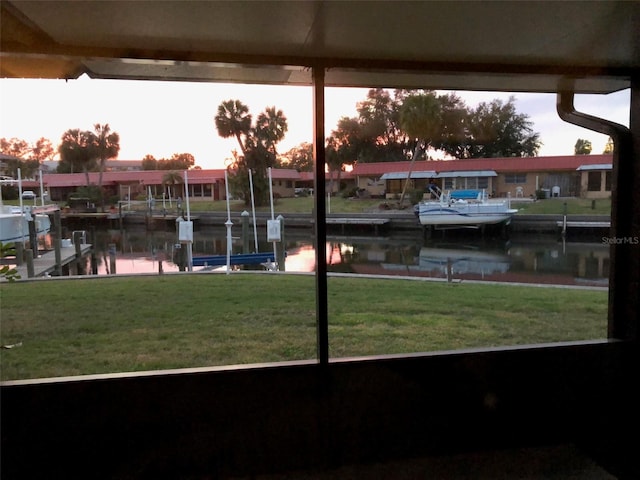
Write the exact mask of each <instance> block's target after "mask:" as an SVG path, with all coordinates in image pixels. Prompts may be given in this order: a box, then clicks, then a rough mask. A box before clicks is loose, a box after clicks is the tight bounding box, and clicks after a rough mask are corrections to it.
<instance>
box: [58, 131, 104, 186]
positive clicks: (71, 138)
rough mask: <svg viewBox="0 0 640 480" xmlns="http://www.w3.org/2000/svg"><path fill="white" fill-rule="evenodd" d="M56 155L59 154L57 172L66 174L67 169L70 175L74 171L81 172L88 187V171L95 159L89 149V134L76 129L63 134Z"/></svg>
mask: <svg viewBox="0 0 640 480" xmlns="http://www.w3.org/2000/svg"><path fill="white" fill-rule="evenodd" d="M58 153H59V154H60V165H59V166H58V171H59V172H60V173H66V170H67V167H68V170H69V172H70V173H74V170H75V169H80V170H82V171H83V172H84V175H85V178H86V181H87V187H88V186H89V170H91V169H92V168H93V167H94V163H95V158H94V157H93V156H92V154H91V151H90V149H89V132H86V131H81V130H79V129H77V128H74V129H70V130H67V131H66V132H64V133H63V134H62V139H61V141H60V145H59V146H58ZM61 167H62V168H61Z"/></svg>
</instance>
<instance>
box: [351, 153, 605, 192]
mask: <svg viewBox="0 0 640 480" xmlns="http://www.w3.org/2000/svg"><path fill="white" fill-rule="evenodd" d="M612 159H613V157H612V155H606V154H603V155H566V156H549V157H508V158H476V159H465V160H435V161H434V160H429V161H420V162H414V164H413V167H411V162H408V161H407V162H383V163H361V164H357V165H356V166H355V167H354V169H353V171H352V172H351V174H352V175H353V176H354V177H355V181H356V185H357V187H358V188H363V189H366V190H368V191H369V193H370V194H371V195H384V196H386V197H387V198H394V197H396V196H398V195H399V194H400V193H401V192H402V189H403V187H404V184H405V182H406V181H407V174H408V172H409V169H411V178H410V182H411V184H410V185H409V189H419V190H424V191H426V189H427V186H428V184H429V183H430V182H432V181H433V182H434V183H435V184H436V185H437V186H438V187H440V188H441V189H443V190H466V189H484V190H486V191H487V192H489V193H490V194H491V195H492V196H496V197H508V196H511V197H512V198H517V197H532V196H535V195H536V192H537V191H542V193H544V194H546V195H547V196H549V197H551V196H574V197H577V196H580V197H585V198H602V197H603V196H609V195H610V194H611V181H610V173H609V176H608V177H607V174H606V172H607V171H610V169H611V165H612ZM607 169H608V170H607ZM597 175H600V176H601V177H602V178H601V181H599V182H598V184H597V186H596V177H597ZM589 178H590V179H591V183H589ZM598 178H600V177H598ZM607 178H609V180H607Z"/></svg>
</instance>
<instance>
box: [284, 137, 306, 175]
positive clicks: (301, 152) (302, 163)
mask: <svg viewBox="0 0 640 480" xmlns="http://www.w3.org/2000/svg"><path fill="white" fill-rule="evenodd" d="M279 160H280V164H281V166H283V167H285V168H293V169H295V170H297V171H298V172H313V145H312V144H311V143H309V142H303V143H301V144H300V145H298V146H296V147H293V148H292V149H291V150H289V151H288V152H286V153H283V154H282V155H281V156H280V158H279Z"/></svg>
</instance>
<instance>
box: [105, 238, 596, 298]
mask: <svg viewBox="0 0 640 480" xmlns="http://www.w3.org/2000/svg"><path fill="white" fill-rule="evenodd" d="M292 230H293V229H291V230H290V231H289V232H287V234H286V244H285V245H286V247H285V248H286V251H287V258H286V270H287V271H290V272H312V271H314V269H315V251H314V248H313V239H312V237H311V235H310V233H309V231H308V230H302V231H292ZM95 235H96V240H95V245H96V256H97V263H98V274H105V273H110V272H111V270H110V259H109V254H108V252H109V245H110V244H111V245H115V249H116V252H117V253H116V259H115V261H116V263H115V270H116V273H118V274H121V273H122V274H124V273H153V272H158V271H159V269H160V268H162V271H164V272H172V271H178V270H179V268H178V265H177V263H178V256H177V254H178V251H177V249H176V234H175V232H170V231H167V232H164V231H147V230H146V229H144V228H139V229H127V230H122V231H120V230H98V231H96V233H95ZM225 235H226V233H225V231H224V229H213V228H212V229H203V230H199V231H196V232H194V243H193V255H194V256H197V255H223V254H225V253H226V236H225ZM327 240H328V241H327V246H326V259H327V269H328V271H329V272H347V273H354V274H361V275H408V276H421V277H430V278H440V279H449V280H452V281H453V280H457V281H459V280H484V281H500V282H518V283H543V284H560V285H588V286H605V287H606V286H607V283H608V276H609V246H608V245H604V244H602V243H597V242H593V243H575V242H571V243H569V242H566V243H565V242H562V241H558V239H557V238H555V237H553V236H546V237H545V236H531V235H527V236H523V237H512V238H511V239H510V240H509V241H482V240H480V239H477V238H460V239H456V238H453V237H452V238H448V239H446V240H444V239H443V240H437V241H436V240H431V241H425V240H423V239H422V237H421V236H420V235H419V234H405V235H403V236H391V237H332V236H329V237H328V238H327ZM259 249H260V251H261V252H269V251H272V250H273V245H272V244H271V243H268V242H266V239H265V238H263V239H259ZM242 251H243V242H242V239H241V238H239V237H235V236H234V238H233V253H241V252H242ZM254 268H255V267H254Z"/></svg>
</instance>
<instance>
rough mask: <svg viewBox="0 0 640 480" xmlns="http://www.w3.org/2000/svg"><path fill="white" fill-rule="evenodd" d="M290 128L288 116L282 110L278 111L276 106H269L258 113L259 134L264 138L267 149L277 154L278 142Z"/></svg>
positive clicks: (257, 127) (257, 128)
mask: <svg viewBox="0 0 640 480" xmlns="http://www.w3.org/2000/svg"><path fill="white" fill-rule="evenodd" d="M288 128H289V127H288V125H287V117H285V116H284V113H282V110H277V111H276V107H267V108H266V109H265V111H264V112H262V113H261V114H260V115H258V118H257V120H256V127H255V129H256V134H257V136H258V137H261V138H262V139H263V141H264V144H265V146H266V147H267V149H268V150H269V151H270V152H271V153H273V154H274V155H275V156H277V155H278V153H277V151H276V144H277V143H278V142H280V141H281V140H282V139H283V138H284V136H285V134H286V133H287V130H288Z"/></svg>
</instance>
